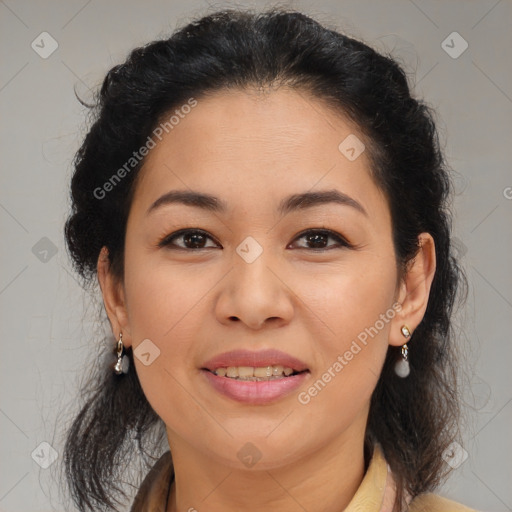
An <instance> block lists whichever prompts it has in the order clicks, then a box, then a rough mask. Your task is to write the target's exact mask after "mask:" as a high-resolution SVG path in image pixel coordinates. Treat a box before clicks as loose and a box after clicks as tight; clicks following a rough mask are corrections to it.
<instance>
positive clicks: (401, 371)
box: [395, 325, 411, 379]
mask: <svg viewBox="0 0 512 512" xmlns="http://www.w3.org/2000/svg"><path fill="white" fill-rule="evenodd" d="M400 330H401V331H402V334H403V336H404V338H406V339H409V338H410V337H411V331H410V329H409V327H408V326H407V325H402V327H401V328H400ZM408 355H409V349H408V348H407V343H404V344H403V345H402V357H401V359H399V360H398V361H397V362H396V364H395V373H396V374H397V375H398V376H399V377H401V378H402V379H403V378H405V377H407V375H409V373H410V371H411V369H410V367H409V360H408V359H409V358H408Z"/></svg>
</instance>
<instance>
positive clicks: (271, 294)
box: [216, 251, 294, 330]
mask: <svg viewBox="0 0 512 512" xmlns="http://www.w3.org/2000/svg"><path fill="white" fill-rule="evenodd" d="M222 283H223V288H222V289H221V293H220V296H219V297H218V300H217V304H216V315H217V318H218V320H219V321H220V322H221V323H224V324H230V323H233V322H242V323H243V324H245V325H246V326H247V327H249V328H250V329H254V330H259V329H261V328H262V327H263V326H265V325H270V324H273V325H275V326H276V327H277V326H279V327H280V326H283V325H286V324H287V323H289V322H290V320H291V319H292V317H293V313H294V294H293V292H292V289H291V288H290V286H289V285H288V284H287V283H286V275H285V273H284V271H282V270H280V267H279V266H278V265H277V264H276V262H275V260H273V261H271V259H270V258H268V257H267V256H266V253H265V251H263V253H262V254H261V255H260V256H259V257H258V258H257V259H256V260H255V261H253V262H251V263H248V262H247V261H244V259H242V258H241V257H239V256H238V255H235V256H234V268H233V269H232V270H231V272H229V274H228V275H227V276H226V279H224V280H223V281H222Z"/></svg>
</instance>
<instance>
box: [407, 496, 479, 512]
mask: <svg viewBox="0 0 512 512" xmlns="http://www.w3.org/2000/svg"><path fill="white" fill-rule="evenodd" d="M409 512H478V511H477V510H475V509H473V508H469V507H466V506H465V505H462V504H460V503H457V502H455V501H452V500H449V499H447V498H443V497H442V496H438V495H437V494H432V493H426V494H420V495H419V496H416V498H414V499H413V500H412V501H411V503H410V505H409Z"/></svg>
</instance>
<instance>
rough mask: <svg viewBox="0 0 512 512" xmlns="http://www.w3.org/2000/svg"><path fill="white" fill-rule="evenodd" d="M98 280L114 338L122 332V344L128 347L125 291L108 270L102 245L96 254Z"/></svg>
mask: <svg viewBox="0 0 512 512" xmlns="http://www.w3.org/2000/svg"><path fill="white" fill-rule="evenodd" d="M97 272H98V281H99V284H100V288H101V293H102V295H103V304H104V305H105V310H106V312H107V316H108V319H109V322H110V327H111V328H112V333H113V334H114V337H115V339H116V340H117V339H119V333H122V334H123V345H124V346H125V347H129V346H130V345H131V343H132V340H131V333H130V326H129V323H128V315H127V312H126V302H125V293H124V288H123V285H122V283H120V282H119V280H118V279H116V278H115V277H114V276H113V275H112V272H111V270H110V261H109V259H108V249H107V248H106V247H102V249H101V251H100V254H99V256H98V266H97Z"/></svg>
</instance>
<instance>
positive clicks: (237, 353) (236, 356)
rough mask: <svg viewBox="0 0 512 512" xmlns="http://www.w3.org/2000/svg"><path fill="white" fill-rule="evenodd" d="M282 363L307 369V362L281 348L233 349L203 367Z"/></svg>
mask: <svg viewBox="0 0 512 512" xmlns="http://www.w3.org/2000/svg"><path fill="white" fill-rule="evenodd" d="M276 365H281V366H284V367H285V368H291V369H292V370H294V371H296V372H302V371H304V370H307V369H308V367H307V365H306V363H304V362H303V361H301V360H300V359H297V358H296V357H293V356H291V355H289V354H286V353H285V352H281V351H280V350H275V349H270V350H260V351H257V352H251V351H250V350H233V351H231V352H224V353H222V354H218V355H216V356H215V357H213V358H212V359H209V360H208V361H206V362H205V363H204V364H203V368H205V369H207V370H210V371H214V370H216V369H217V368H228V367H229V366H252V367H254V368H258V367H260V368H261V367H265V366H276Z"/></svg>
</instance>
